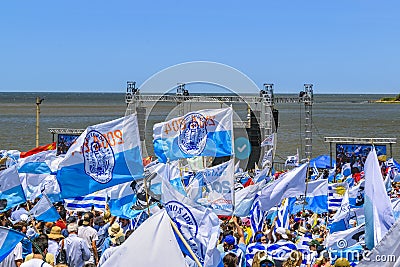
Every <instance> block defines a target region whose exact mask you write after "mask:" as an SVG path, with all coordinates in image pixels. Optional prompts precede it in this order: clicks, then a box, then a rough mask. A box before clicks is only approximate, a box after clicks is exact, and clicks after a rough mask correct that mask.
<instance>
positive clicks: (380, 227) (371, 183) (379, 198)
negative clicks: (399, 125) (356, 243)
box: [364, 148, 395, 249]
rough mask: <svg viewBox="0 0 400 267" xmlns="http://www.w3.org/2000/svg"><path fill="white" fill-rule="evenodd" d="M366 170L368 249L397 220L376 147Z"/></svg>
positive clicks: (366, 232)
mask: <svg viewBox="0 0 400 267" xmlns="http://www.w3.org/2000/svg"><path fill="white" fill-rule="evenodd" d="M364 172H365V203H364V209H365V244H366V246H367V248H368V249H372V248H373V247H374V246H375V245H376V244H378V243H379V241H381V239H382V238H383V236H384V235H385V234H386V233H387V232H388V231H389V229H390V227H392V225H393V224H394V222H395V220H394V216H393V209H392V205H391V203H390V199H389V197H388V195H387V193H386V188H385V185H384V183H383V178H382V173H381V168H380V166H379V162H378V157H377V155H376V151H375V148H372V150H371V152H370V153H369V154H368V156H367V160H366V161H365V165H364Z"/></svg>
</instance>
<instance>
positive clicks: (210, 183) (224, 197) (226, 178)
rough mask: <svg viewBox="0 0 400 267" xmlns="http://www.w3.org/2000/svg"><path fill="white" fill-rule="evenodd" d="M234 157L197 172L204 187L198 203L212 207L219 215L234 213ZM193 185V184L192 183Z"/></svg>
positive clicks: (197, 176)
mask: <svg viewBox="0 0 400 267" xmlns="http://www.w3.org/2000/svg"><path fill="white" fill-rule="evenodd" d="M233 164H234V159H231V160H229V161H227V162H224V163H222V164H219V165H216V166H213V167H210V168H206V169H204V170H200V171H198V172H197V173H196V179H195V180H194V181H199V182H198V185H199V186H202V188H201V189H200V188H199V189H200V190H198V191H201V198H198V199H197V203H199V204H201V205H203V206H206V207H210V208H211V209H212V210H213V211H214V212H215V214H217V215H232V212H233V205H234V194H233V193H234V190H233V184H234V181H233V170H234V165H233ZM192 186H193V185H192Z"/></svg>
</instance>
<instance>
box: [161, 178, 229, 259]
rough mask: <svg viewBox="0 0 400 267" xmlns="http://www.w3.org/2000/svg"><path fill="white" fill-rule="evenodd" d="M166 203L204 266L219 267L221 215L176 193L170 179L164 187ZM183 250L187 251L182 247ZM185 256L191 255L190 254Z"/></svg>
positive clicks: (173, 219)
mask: <svg viewBox="0 0 400 267" xmlns="http://www.w3.org/2000/svg"><path fill="white" fill-rule="evenodd" d="M162 203H163V204H164V207H165V209H166V210H167V212H168V215H169V216H170V217H171V219H172V221H173V222H174V223H175V224H176V225H177V227H178V229H179V231H180V232H181V233H182V235H183V237H184V238H185V240H186V241H187V242H188V244H189V246H190V247H191V249H192V251H193V252H194V254H195V255H196V257H197V258H198V259H199V261H200V263H201V264H202V265H203V266H217V265H218V263H219V262H220V260H221V258H220V253H219V251H218V250H217V249H216V245H217V241H218V235H219V219H218V217H217V215H216V214H215V213H213V212H212V210H211V209H209V208H205V207H203V206H201V205H199V204H196V203H194V202H193V201H192V200H190V199H189V198H188V197H185V196H184V195H182V194H181V193H179V192H178V191H177V190H175V189H174V187H173V186H172V185H171V183H170V182H169V180H168V178H167V177H166V178H165V179H164V180H163V184H162ZM178 242H179V240H178ZM180 245H181V243H180ZM181 249H182V250H183V251H184V252H185V250H186V248H185V247H184V246H182V245H181ZM185 254H187V255H189V253H188V252H187V251H186V253H185Z"/></svg>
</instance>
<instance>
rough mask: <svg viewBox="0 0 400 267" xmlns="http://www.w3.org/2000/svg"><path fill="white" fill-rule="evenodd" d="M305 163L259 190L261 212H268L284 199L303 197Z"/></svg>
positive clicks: (305, 172) (305, 173)
mask: <svg viewBox="0 0 400 267" xmlns="http://www.w3.org/2000/svg"><path fill="white" fill-rule="evenodd" d="M307 165H308V164H307V163H305V164H303V165H301V166H299V167H297V168H294V169H293V170H290V171H288V172H286V173H285V174H283V175H281V176H280V177H279V178H278V180H276V181H274V182H273V183H271V184H269V185H267V186H266V187H264V188H263V189H262V190H261V194H260V196H259V200H260V203H261V209H262V210H265V211H267V210H269V209H271V208H272V207H273V206H275V205H277V204H278V203H279V202H280V201H282V199H283V198H285V197H293V196H294V197H296V196H300V195H304V192H305V190H306V183H305V180H306V175H307Z"/></svg>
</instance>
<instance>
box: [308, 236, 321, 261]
mask: <svg viewBox="0 0 400 267" xmlns="http://www.w3.org/2000/svg"><path fill="white" fill-rule="evenodd" d="M320 245H321V244H320V243H319V242H318V240H316V239H313V240H311V241H310V242H308V246H309V247H310V253H308V254H307V262H306V264H307V267H312V266H314V264H315V261H316V260H317V258H318V252H317V248H318V247H319V246H320Z"/></svg>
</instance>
